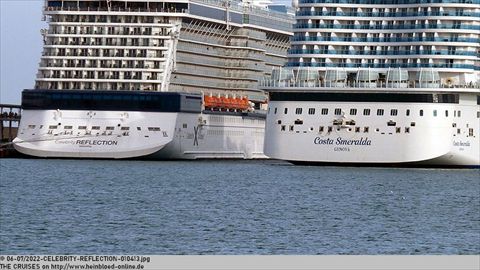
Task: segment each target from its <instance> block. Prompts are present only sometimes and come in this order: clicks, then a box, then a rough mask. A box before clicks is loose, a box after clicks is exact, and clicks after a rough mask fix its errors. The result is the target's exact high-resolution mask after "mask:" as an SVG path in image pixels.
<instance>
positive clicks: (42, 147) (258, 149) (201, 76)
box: [13, 0, 294, 159]
mask: <svg viewBox="0 0 480 270" xmlns="http://www.w3.org/2000/svg"><path fill="white" fill-rule="evenodd" d="M44 19H45V20H46V21H47V23H48V29H44V30H42V31H41V34H42V36H43V41H44V48H43V53H42V56H41V60H40V64H39V70H38V74H37V78H36V83H35V87H34V89H28V90H24V91H23V93H22V109H23V113H22V120H21V123H20V127H19V131H18V135H17V138H16V139H15V140H14V141H13V144H14V146H15V148H16V149H17V150H18V151H20V152H21V153H24V154H27V155H31V156H36V157H60V158H62V157H64V158H111V159H119V158H154V159H199V158H239V159H255V158H266V156H265V155H264V154H263V140H264V132H265V117H266V106H267V105H266V103H267V95H266V94H265V92H264V91H262V90H260V89H259V81H261V80H262V78H264V77H265V76H271V73H272V70H274V69H275V68H278V67H281V66H283V65H284V64H285V63H286V61H287V59H286V55H287V50H288V49H289V46H290V45H289V42H290V38H291V36H292V35H293V32H292V30H293V29H292V25H293V23H294V12H293V11H292V10H291V9H290V8H287V7H285V6H281V5H278V4H272V3H271V2H270V1H259V0H251V1H247V0H244V1H238V0H174V1H168V0H148V1H147V0H144V1H142V0H46V1H45V5H44Z"/></svg>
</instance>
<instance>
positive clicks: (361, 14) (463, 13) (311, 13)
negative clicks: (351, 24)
mask: <svg viewBox="0 0 480 270" xmlns="http://www.w3.org/2000/svg"><path fill="white" fill-rule="evenodd" d="M299 16H347V17H348V16H353V17H394V18H397V17H424V16H428V17H433V16H461V17H480V12H470V11H461V10H460V11H458V12H446V11H442V12H423V11H418V12H369V13H366V12H339V11H336V12H327V11H310V10H306V11H299V12H297V17H299Z"/></svg>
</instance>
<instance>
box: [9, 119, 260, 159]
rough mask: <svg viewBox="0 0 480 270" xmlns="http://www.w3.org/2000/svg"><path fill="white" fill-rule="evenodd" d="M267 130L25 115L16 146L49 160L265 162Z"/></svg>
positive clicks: (254, 123) (221, 122)
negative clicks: (104, 159)
mask: <svg viewBox="0 0 480 270" xmlns="http://www.w3.org/2000/svg"><path fill="white" fill-rule="evenodd" d="M264 124H265V121H264V119H263V118H262V117H252V116H248V115H241V114H225V113H206V114H203V113H183V112H180V113H165V112H124V111H85V110H38V111H37V110H25V111H24V113H23V117H22V122H21V125H20V129H19V134H18V136H17V138H16V139H15V140H14V146H15V148H16V149H17V150H18V151H19V152H21V153H23V154H26V155H30V156H36V157H49V158H107V159H123V158H148V159H201V158H240V159H251V158H266V156H265V155H263V151H262V150H263V133H264Z"/></svg>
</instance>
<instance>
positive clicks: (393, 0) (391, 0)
mask: <svg viewBox="0 0 480 270" xmlns="http://www.w3.org/2000/svg"><path fill="white" fill-rule="evenodd" d="M299 4H360V5H362V4H367V5H412V4H480V0H299Z"/></svg>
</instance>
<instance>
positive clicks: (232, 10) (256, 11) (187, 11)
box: [44, 0, 294, 33]
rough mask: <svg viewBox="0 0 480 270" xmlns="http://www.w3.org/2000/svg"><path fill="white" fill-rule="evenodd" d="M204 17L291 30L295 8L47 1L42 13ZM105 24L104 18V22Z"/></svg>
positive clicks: (187, 1) (209, 1)
mask: <svg viewBox="0 0 480 270" xmlns="http://www.w3.org/2000/svg"><path fill="white" fill-rule="evenodd" d="M132 13H138V15H142V16H155V15H157V16H158V15H161V16H173V17H203V18H209V19H211V20H214V21H215V20H216V21H218V22H225V23H228V24H232V25H236V26H242V25H249V26H253V27H261V28H265V29H275V30H277V31H283V32H285V33H290V32H292V22H293V18H294V15H293V13H294V11H293V10H292V9H287V13H285V12H279V11H276V10H272V9H268V8H265V7H260V6H256V5H253V4H249V3H247V2H243V1H238V0H229V1H225V0H179V1H176V0H175V1H172V0H170V1H168V0H167V1H156V0H153V1H152V0H150V1H145V0H88V1H86V0H83V1H76V0H75V1H71V0H46V2H45V10H44V14H45V15H54V14H72V15H78V14H89V15H113V14H115V15H132ZM105 23H107V21H105Z"/></svg>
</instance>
